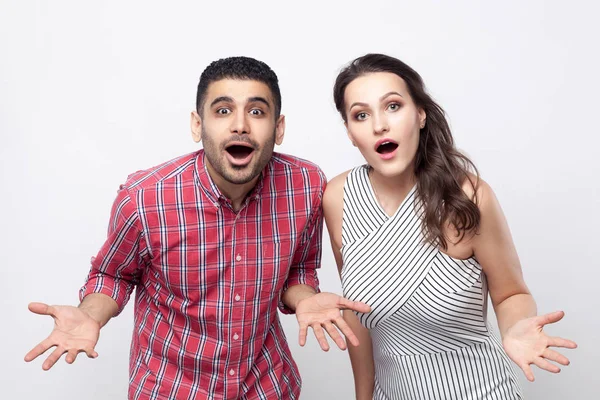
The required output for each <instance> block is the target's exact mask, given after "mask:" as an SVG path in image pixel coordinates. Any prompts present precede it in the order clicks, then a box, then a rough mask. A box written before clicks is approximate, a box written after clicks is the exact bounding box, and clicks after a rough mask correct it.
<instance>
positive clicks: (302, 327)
mask: <svg viewBox="0 0 600 400" xmlns="http://www.w3.org/2000/svg"><path fill="white" fill-rule="evenodd" d="M299 327H300V331H299V333H298V343H299V344H300V346H304V345H305V344H306V334H307V330H308V326H307V325H306V324H304V323H300V324H299ZM88 356H89V354H88Z"/></svg>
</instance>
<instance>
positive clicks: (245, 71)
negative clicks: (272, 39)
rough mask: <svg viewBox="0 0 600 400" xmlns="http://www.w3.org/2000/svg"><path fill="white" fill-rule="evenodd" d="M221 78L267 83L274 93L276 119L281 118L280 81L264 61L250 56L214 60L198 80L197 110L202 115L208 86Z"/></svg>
mask: <svg viewBox="0 0 600 400" xmlns="http://www.w3.org/2000/svg"><path fill="white" fill-rule="evenodd" d="M221 79H240V80H252V81H259V82H262V83H264V84H266V85H267V86H268V87H269V89H270V90H271V93H272V95H273V101H274V102H275V119H277V118H279V114H280V113H281V92H280V91H279V82H278V79H277V75H275V72H273V70H272V69H271V68H270V67H269V66H268V65H267V64H265V63H264V62H262V61H258V60H255V59H254V58H250V57H228V58H222V59H220V60H217V61H213V62H212V63H211V64H210V65H209V66H208V67H206V69H205V70H204V72H202V75H200V82H198V92H197V93H196V111H197V112H198V114H200V115H202V108H203V107H204V101H205V100H206V90H207V89H208V86H209V85H210V84H211V83H212V82H215V81H219V80H221Z"/></svg>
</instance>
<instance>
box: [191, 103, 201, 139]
mask: <svg viewBox="0 0 600 400" xmlns="http://www.w3.org/2000/svg"><path fill="white" fill-rule="evenodd" d="M190 128H191V129H192V138H193V139H194V142H196V143H200V141H201V140H202V118H201V117H200V115H199V114H198V112H196V111H192V113H191V115H190Z"/></svg>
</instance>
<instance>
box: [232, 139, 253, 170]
mask: <svg viewBox="0 0 600 400" xmlns="http://www.w3.org/2000/svg"><path fill="white" fill-rule="evenodd" d="M225 151H226V152H227V158H228V159H229V161H230V162H231V163H232V164H234V165H238V166H242V165H246V164H248V163H249V162H250V160H251V159H252V155H253V154H254V148H253V147H252V146H251V145H250V144H246V143H240V142H236V143H231V144H229V145H228V146H227V147H225Z"/></svg>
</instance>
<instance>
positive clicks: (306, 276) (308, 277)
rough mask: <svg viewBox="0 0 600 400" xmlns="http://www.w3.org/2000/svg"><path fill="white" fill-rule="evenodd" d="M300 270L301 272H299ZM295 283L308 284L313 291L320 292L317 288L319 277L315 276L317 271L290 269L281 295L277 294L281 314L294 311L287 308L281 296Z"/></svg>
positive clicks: (293, 312)
mask: <svg viewBox="0 0 600 400" xmlns="http://www.w3.org/2000/svg"><path fill="white" fill-rule="evenodd" d="M300 271H302V272H300ZM296 285H307V286H310V287H311V288H313V289H314V290H315V292H317V293H320V292H321V289H319V278H318V277H317V271H316V270H314V269H313V270H310V271H305V270H300V269H292V272H290V275H289V277H288V279H287V281H286V282H285V285H284V286H283V290H282V291H281V295H280V296H279V304H278V307H279V311H281V313H282V314H286V315H287V314H295V313H296V312H295V311H294V310H292V309H291V308H289V307H288V306H287V305H285V304H284V302H283V301H282V298H283V293H285V291H286V290H288V289H289V288H291V287H292V286H296Z"/></svg>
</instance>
